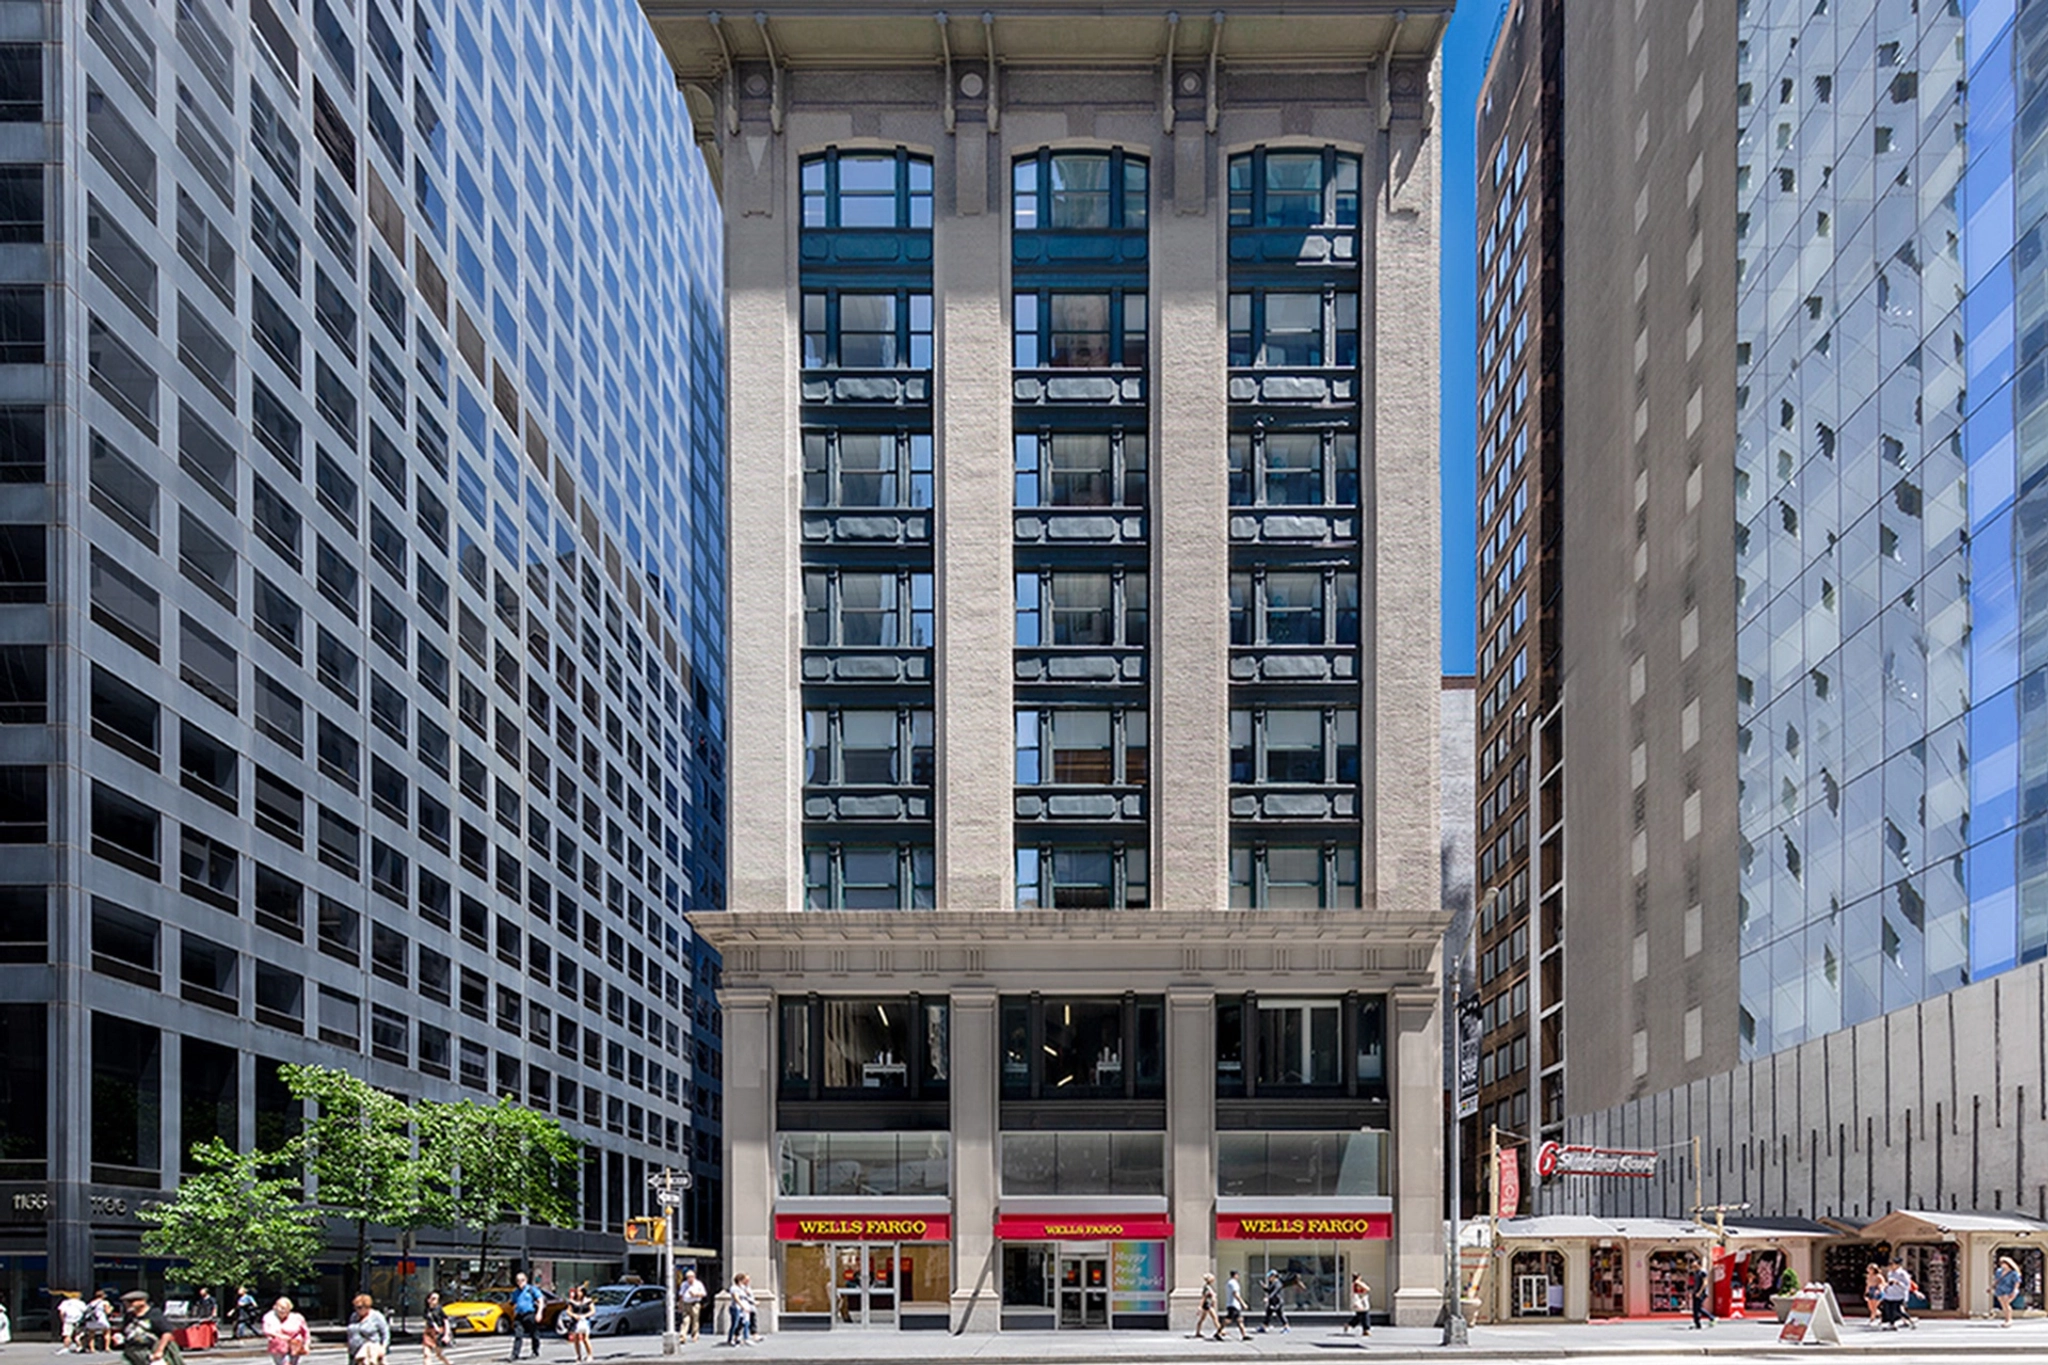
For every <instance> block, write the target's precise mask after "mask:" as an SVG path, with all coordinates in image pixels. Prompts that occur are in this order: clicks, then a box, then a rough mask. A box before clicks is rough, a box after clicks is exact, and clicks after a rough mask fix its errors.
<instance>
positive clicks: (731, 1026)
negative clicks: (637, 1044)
mask: <svg viewBox="0 0 2048 1365" xmlns="http://www.w3.org/2000/svg"><path fill="white" fill-rule="evenodd" d="M719 1004H720V1006H721V1007H722V1008H723V1009H724V1011H725V1119H724V1126H725V1241H724V1249H725V1269H726V1273H727V1274H728V1275H731V1274H735V1273H738V1272H741V1271H744V1272H745V1273H746V1274H748V1275H750V1276H752V1277H753V1284H754V1293H755V1295H756V1297H758V1298H759V1299H760V1308H761V1328H762V1330H763V1331H769V1332H772V1331H774V1330H775V1315H776V1310H777V1308H778V1306H779V1305H780V1304H781V1302H782V1282H781V1278H780V1277H781V1268H780V1266H779V1265H778V1264H777V1258H776V1255H775V1166H776V1160H775V1089H774V1085H775V1073H776V1066H775V996H774V994H773V993H772V992H770V991H766V990H727V991H723V992H721V993H720V995H719Z"/></svg>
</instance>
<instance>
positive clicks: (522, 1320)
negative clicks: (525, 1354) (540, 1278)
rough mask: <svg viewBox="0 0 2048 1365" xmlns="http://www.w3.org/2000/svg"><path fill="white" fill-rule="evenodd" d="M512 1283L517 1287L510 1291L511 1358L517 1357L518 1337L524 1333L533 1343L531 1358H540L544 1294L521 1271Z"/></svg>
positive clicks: (515, 1358)
mask: <svg viewBox="0 0 2048 1365" xmlns="http://www.w3.org/2000/svg"><path fill="white" fill-rule="evenodd" d="M512 1283H513V1284H514V1285H516V1286H517V1288H516V1289H515V1290H514V1291H513V1293H512V1359H514V1360H517V1359H519V1338H520V1336H521V1335H524V1336H525V1337H526V1339H527V1340H528V1341H530V1342H532V1343H533V1358H534V1359H535V1360H539V1359H540V1310H541V1304H542V1303H544V1302H545V1301H546V1296H545V1295H543V1294H542V1293H541V1291H540V1286H539V1285H537V1284H529V1283H527V1280H526V1274H525V1272H524V1271H521V1272H520V1273H519V1274H518V1275H517V1276H516V1277H514V1279H513V1281H512Z"/></svg>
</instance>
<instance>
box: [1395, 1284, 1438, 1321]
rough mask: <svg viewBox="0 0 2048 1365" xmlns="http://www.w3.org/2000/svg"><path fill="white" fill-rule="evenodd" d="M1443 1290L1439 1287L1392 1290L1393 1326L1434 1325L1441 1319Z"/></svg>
mask: <svg viewBox="0 0 2048 1365" xmlns="http://www.w3.org/2000/svg"><path fill="white" fill-rule="evenodd" d="M1443 1312H1444V1291H1443V1290H1441V1289H1397V1290H1395V1291H1394V1326H1396V1327H1434V1326H1436V1325H1437V1324H1438V1323H1439V1322H1441V1321H1442V1320H1443Z"/></svg>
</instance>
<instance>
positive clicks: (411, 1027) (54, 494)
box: [0, 0, 725, 1310]
mask: <svg viewBox="0 0 2048 1365" xmlns="http://www.w3.org/2000/svg"><path fill="white" fill-rule="evenodd" d="M0 24H4V26H5V32H6V34H7V36H8V38H9V40H10V41H8V42H7V43H5V44H0V185H4V186H5V188H6V194H5V196H4V202H5V203H6V205H7V212H6V213H5V214H4V215H0V216H4V217H5V219H6V226H5V227H0V239H4V243H5V244H4V245H0V332H4V333H5V338H4V340H0V448H4V450H5V452H6V454H5V457H4V464H5V469H4V472H0V544H4V545H5V546H6V547H7V553H6V554H5V555H4V556H0V558H4V559H5V560H6V561H7V567H6V568H4V569H0V582H4V584H5V586H4V588H0V613H4V614H6V615H7V620H6V622H5V625H4V627H0V633H4V635H5V639H6V642H7V643H6V645H5V646H4V654H0V664H4V667H0V674H4V692H5V696H6V703H5V705H4V706H0V744H4V746H5V748H6V751H7V753H8V755H9V757H8V758H7V760H6V763H7V765H8V766H6V767H5V768H4V769H0V789H4V791H5V792H6V795H7V801H8V814H7V816H6V820H5V822H4V830H0V887H4V892H0V904H4V905H5V906H6V907H7V908H6V919H5V924H4V933H0V939H4V941H5V943H6V945H7V946H6V949H5V951H4V954H0V998H5V999H7V1000H8V1001H9V1002H10V1003H9V1006H8V1014H7V1015H6V1019H5V1023H4V1028H5V1031H6V1034H7V1038H8V1044H9V1048H8V1051H9V1062H8V1064H9V1066H10V1068H11V1072H10V1074H15V1075H21V1074H30V1075H34V1074H38V1073H39V1074H40V1075H41V1076H42V1077H43V1078H45V1079H44V1080H43V1081H41V1082H38V1083H36V1084H33V1085H31V1086H30V1087H29V1088H30V1089H41V1088H45V1087H46V1085H47V1077H48V1076H63V1077H67V1078H71V1081H72V1083H71V1084H67V1085H66V1086H62V1087H58V1088H57V1091H58V1095H57V1097H56V1098H53V1099H52V1100H51V1101H50V1102H49V1104H48V1106H47V1108H46V1109H45V1108H44V1107H42V1106H38V1107H36V1108H34V1109H30V1110H26V1111H24V1112H25V1114H26V1115H27V1117H25V1118H23V1117H20V1116H19V1115H18V1116H17V1120H15V1121H10V1122H9V1123H8V1125H7V1127H6V1129H5V1131H4V1132H0V1137H4V1138H5V1141H4V1142H0V1152H4V1154H5V1160H4V1161H0V1180H6V1181H19V1182H23V1186H22V1187H32V1188H34V1189H36V1190H41V1191H47V1197H48V1222H47V1225H46V1226H36V1227H33V1228H31V1227H29V1226H28V1225H26V1224H23V1225H21V1226H20V1227H17V1228H15V1229H13V1230H11V1231H10V1232H9V1233H8V1234H6V1237H5V1239H0V1266H5V1265H8V1264H10V1263H11V1264H13V1265H16V1266H19V1265H23V1264H26V1262H24V1261H22V1260H18V1259H13V1258H14V1256H15V1254H16V1253H20V1254H22V1255H25V1256H33V1255H36V1254H41V1253H43V1252H45V1251H47V1254H48V1255H49V1257H50V1258H51V1262H52V1263H51V1264H49V1265H48V1267H47V1274H48V1277H49V1279H48V1282H50V1283H70V1284H82V1283H87V1282H93V1283H100V1282H106V1281H108V1280H109V1279H120V1278H122V1277H132V1276H133V1275H134V1274H136V1273H138V1272H137V1270H136V1268H135V1266H133V1265H132V1264H126V1263H117V1264H116V1265H115V1267H114V1268H104V1267H105V1265H106V1263H107V1262H108V1259H109V1258H110V1257H115V1258H119V1257H128V1258H132V1257H133V1256H134V1255H135V1247H136V1241H135V1239H136V1234H137V1231H138V1229H137V1227H136V1226H135V1225H134V1223H133V1222H132V1220H122V1219H113V1218H110V1217H108V1216H107V1210H109V1209H111V1208H114V1207H116V1206H117V1205H118V1206H119V1208H120V1209H122V1210H123V1211H125V1210H126V1209H127V1208H128V1207H129V1206H130V1205H131V1204H132V1202H134V1201H136V1200H140V1199H145V1198H149V1197H152V1195H151V1192H152V1191H155V1190H159V1189H162V1188H164V1187H166V1186H168V1185H173V1184H175V1183H176V1178H177V1173H178V1171H179V1170H180V1169H181V1167H183V1166H184V1165H185V1163H186V1160H187V1154H188V1152H189V1150H190V1148H191V1147H192V1145H193V1144H195V1143H197V1142H200V1141H202V1140H204V1139H206V1138H210V1137H215V1136H218V1137H222V1138H224V1139H226V1140H227V1141H229V1142H230V1143H233V1144H236V1145H241V1146H247V1145H248V1144H250V1143H252V1142H268V1141H271V1140H274V1138H275V1137H276V1136H277V1134H276V1132H275V1131H274V1124H275V1122H276V1120H277V1119H278V1117H279V1115H280V1112H281V1111H282V1110H283V1108H284V1107H285V1105H286V1104H287V1103H288V1101H287V1099H285V1098H284V1097H282V1095H281V1092H280V1091H279V1088H278V1085H277V1080H276V1075H277V1067H278V1064H279V1063H284V1062H314V1063H323V1064H328V1065H333V1066H340V1067H346V1068H348V1069H350V1070H352V1071H354V1072H356V1073H358V1074H361V1075H363V1076H366V1077H367V1078H369V1079H370V1080H372V1081H373V1082H375V1083H377V1084H379V1085H382V1086H386V1087H388V1088H390V1089H392V1090H394V1091H397V1092H399V1093H404V1094H412V1095H417V1094H421V1093H429V1094H436V1095H440V1096H443V1097H451V1098H452V1097H455V1096H457V1095H461V1094H465V1093H468V1094H473V1095H476V1096H479V1097H494V1096H502V1095H509V1096H512V1097H514V1098H516V1099H517V1100H519V1101H520V1102H522V1103H524V1104H526V1105H528V1106H529V1107H531V1108H534V1109H537V1110H541V1111H544V1112H546V1113H549V1114H551V1115H553V1116H554V1117H556V1118H557V1119H559V1120H560V1121H561V1122H562V1123H563V1124H564V1125H565V1126H567V1127H568V1128H569V1129H570V1130H571V1131H572V1132H573V1133H574V1134H575V1135H576V1136H577V1137H578V1138H579V1139H580V1140H582V1141H583V1142H584V1143H585V1150H586V1152H587V1154H588V1157H587V1162H586V1165H585V1168H584V1170H583V1172H582V1174H581V1179H580V1181H579V1182H578V1193H579V1209H578V1216H579V1220H580V1227H579V1228H577V1229H573V1230H564V1231H560V1232H556V1231H549V1230H540V1229H536V1230H535V1236H536V1238H537V1239H538V1240H536V1241H535V1242H533V1243H532V1244H531V1246H530V1247H527V1248H524V1250H523V1254H526V1255H531V1256H534V1257H553V1258H558V1259H557V1265H558V1266H560V1267H569V1266H571V1265H580V1266H582V1267H583V1268H582V1269H581V1270H578V1271H576V1272H574V1273H569V1272H568V1271H567V1270H563V1271H560V1272H558V1273H561V1274H563V1275H564V1277H565V1278H567V1279H574V1278H583V1277H584V1276H585V1275H600V1274H606V1273H610V1272H609V1271H608V1270H607V1269H606V1267H607V1266H616V1264H617V1262H618V1257H619V1249H618V1244H617V1241H616V1236H617V1234H616V1229H617V1228H618V1226H619V1225H620V1223H621V1220H622V1219H623V1218H624V1217H625V1216H627V1215H628V1214H637V1213H641V1212H644V1211H645V1210H646V1205H645V1196H644V1193H643V1192H644V1190H645V1179H644V1178H645V1176H646V1174H647V1172H648V1170H650V1169H653V1168H658V1167H659V1166H661V1165H663V1164H677V1165H684V1166H688V1167H692V1168H694V1169H695V1170H696V1171H697V1173H698V1180H697V1185H696V1192H695V1195H694V1198H695V1200H696V1203H695V1205H694V1206H693V1207H691V1208H689V1209H688V1210H687V1211H686V1217H685V1222H686V1227H687V1228H688V1229H689V1230H690V1231H692V1232H703V1231H710V1230H712V1229H715V1227H716V1217H715V1212H714V1210H715V1208H716V1201H717V1200H718V1198H719V1193H720V1187H721V1183H722V1182H721V1180H720V1178H719V1177H720V1174H721V1172H720V1157H719V1136H718V1134H719V1127H718V1120H719V1117H720V1115H719V1091H718V1076H719V1074H720V1071H721V1066H720V1060H719V1058H720V1051H719V1045H718V1037H719V1031H720V1020H719V1016H718V1013H717V1009H716V1003H715V997H714V990H715V985H716V977H717V971H718V967H717V960H716V957H715V955H714V954H712V953H711V952H710V950H709V949H708V948H706V947H704V946H703V945H700V944H699V943H698V941H697V940H696V938H695V936H694V935H693V933H692V931H691V929H690V928H689V925H688V923H687V922H686V920H685V919H684V915H685V914H686V913H687V912H689V911H692V910H696V909H700V908H704V907H709V906H718V905H722V904H723V903H724V900H725V884H724V879H725V871H724V861H725V854H724V833H723V831H724V821H725V808H724V778H723V772H724V746H725V720H724V711H723V707H724V687H725V683H724V663H723V651H724V625H723V613H724V596H725V587H724V578H725V567H724V566H725V560H724V547H723V544H722V528H723V524H724V480H723V437H724V433H723V427H722V415H721V391H722V387H723V370H722V351H723V336H722V322H721V318H722V298H721V276H722V259H721V240H720V236H719V234H718V232H717V230H716V229H717V222H718V219H717V209H716V206H715V203H714V200H713V194H712V189H711V185H710V181H709V178H708V176H707V175H706V173H705V169H704V166H703V164H702V162H701V160H700V159H699V157H698V154H697V152H696V150H695V149H694V148H693V146H692V145H691V142H690V126H689V122H688V119H687V117H686V115H685V111H684V106H683V102H682V98H681V96H680V95H679V94H678V93H677V92H676V90H675V85H674V81H673V79H672V77H671V75H670V74H669V70H668V67H667V65H666V64H665V63H664V62H663V61H662V60H661V59H660V57H659V56H658V54H657V52H656V50H655V47H654V44H653V42H652V40H651V39H650V37H649V35H648V34H647V32H646V30H645V26H644V24H643V23H642V22H641V21H640V19H639V17H638V16H637V14H635V13H634V12H633V11H632V9H631V8H630V6H627V5H622V4H620V3H617V0H564V3H561V4H557V5H549V6H533V5H523V4H516V3H511V2H510V0H453V2H452V3H450V2H449V0H293V2H292V3H289V4H274V3H273V2H272V0H232V3H197V2H196V0H94V3H92V4H90V5H78V6H63V7H49V6H43V5H32V4H19V3H0ZM52 160H54V161H55V162H56V163H57V164H56V165H55V166H51V165H50V164H49V163H50V162H51V161H52ZM87 1078H90V1080H88V1079H87ZM21 1089H22V1087H21V1086H20V1085H19V1084H18V1083H17V1084H16V1086H15V1091H16V1093H19V1091H20V1090H21ZM17 1188H21V1187H17ZM430 1241H432V1239H431V1238H429V1239H427V1241H423V1242H422V1243H421V1244H420V1247H419V1256H420V1259H421V1262H422V1267H423V1268H422V1272H421V1273H422V1275H423V1276H425V1275H439V1276H440V1277H441V1278H444V1279H445V1278H448V1277H450V1276H452V1275H453V1274H455V1273H456V1272H457V1270H458V1269H459V1265H460V1263H459V1262H458V1261H454V1260H450V1261H448V1262H446V1263H445V1264H443V1265H441V1266H438V1267H435V1266H434V1265H433V1263H434V1261H435V1258H436V1257H452V1256H453V1255H454V1254H455V1251H456V1248H454V1247H452V1246H449V1245H447V1244H441V1245H428V1242H430ZM472 1249H473V1248H472ZM161 1272H162V1267H161V1266H160V1265H153V1264H151V1263H143V1264H142V1266H141V1269H140V1271H139V1273H140V1274H141V1275H143V1276H144V1277H155V1276H159V1275H160V1274H161ZM37 1273H38V1274H40V1273H42V1272H37ZM152 1283H154V1280H153V1279H152ZM338 1283H339V1282H338V1281H337V1282H336V1283H335V1284H334V1285H323V1286H322V1287H321V1289H320V1291H319V1295H318V1296H317V1297H316V1298H315V1300H314V1303H312V1304H309V1309H310V1308H311V1307H313V1306H316V1305H317V1303H318V1302H319V1301H321V1300H326V1306H327V1308H328V1309H329V1310H331V1309H332V1308H333V1306H334V1305H333V1302H332V1301H331V1298H329V1297H328V1296H329V1293H330V1291H331V1290H332V1289H334V1288H336V1287H338ZM0 1290H7V1296H8V1297H9V1298H10V1299H16V1300H18V1299H19V1298H20V1297H21V1294H20V1292H19V1286H15V1287H14V1288H13V1289H9V1288H8V1284H7V1283H4V1282H0ZM385 1292H387V1290H386V1289H385V1288H383V1287H380V1289H379V1293H380V1294H382V1293H385ZM414 1292H415V1293H417V1292H419V1290H418V1289H417V1288H416V1289H415V1291H414Z"/></svg>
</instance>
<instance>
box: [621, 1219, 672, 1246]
mask: <svg viewBox="0 0 2048 1365" xmlns="http://www.w3.org/2000/svg"><path fill="white" fill-rule="evenodd" d="M667 1241H668V1219H666V1218H628V1219H627V1220H626V1245H627V1246H644V1247H658V1246H661V1245H663V1244H665V1243H666V1242H667Z"/></svg>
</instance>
